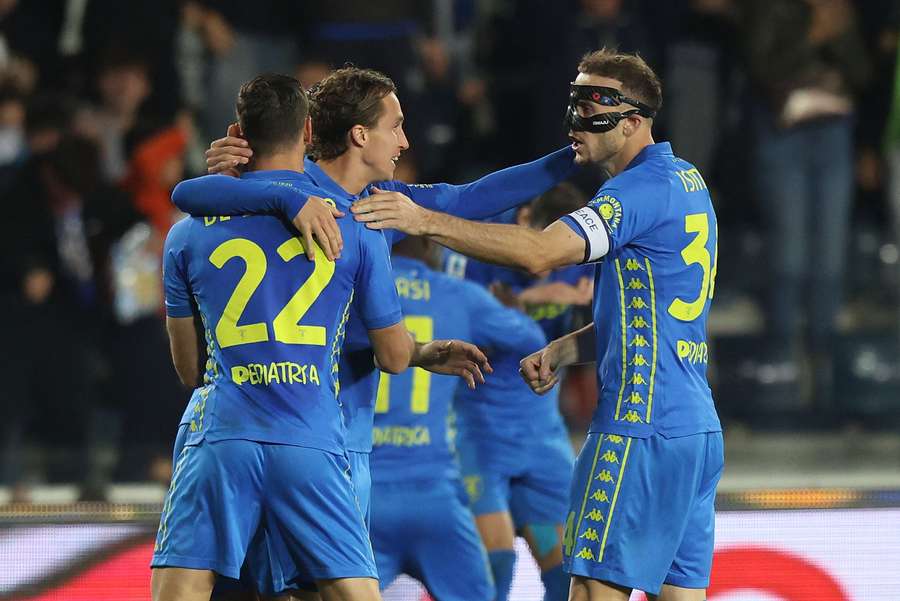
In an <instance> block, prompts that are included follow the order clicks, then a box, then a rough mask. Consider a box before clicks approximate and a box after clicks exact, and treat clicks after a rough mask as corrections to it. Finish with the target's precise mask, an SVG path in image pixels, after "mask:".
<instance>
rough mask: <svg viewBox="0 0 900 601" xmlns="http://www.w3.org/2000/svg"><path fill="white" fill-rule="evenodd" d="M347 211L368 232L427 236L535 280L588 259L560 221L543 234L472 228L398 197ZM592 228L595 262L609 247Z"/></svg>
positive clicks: (570, 230)
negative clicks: (363, 224)
mask: <svg viewBox="0 0 900 601" xmlns="http://www.w3.org/2000/svg"><path fill="white" fill-rule="evenodd" d="M351 210H352V211H353V213H354V214H355V217H356V220H357V221H362V222H365V223H366V224H367V225H368V227H370V228H372V229H387V228H393V229H396V230H400V231H402V232H405V233H407V234H410V235H414V236H428V237H429V238H431V239H432V240H434V241H435V242H437V243H438V244H441V245H442V246H446V247H448V248H451V249H453V250H455V251H457V252H459V253H462V254H464V255H467V256H469V257H473V258H475V259H479V260H481V261H485V262H488V263H495V264H497V265H505V266H508V267H516V268H518V269H524V270H526V271H528V272H529V273H532V274H535V275H537V274H540V273H543V272H545V271H547V270H549V269H555V268H557V267H562V266H564V265H573V264H576V263H581V262H583V261H585V260H586V259H587V258H588V256H586V254H585V248H586V240H585V238H582V237H581V235H580V234H579V233H576V231H575V230H574V229H573V227H572V226H570V225H569V224H567V223H563V222H562V221H556V222H554V223H551V224H550V225H549V226H547V228H546V229H545V230H543V231H536V230H533V229H531V228H528V227H523V226H519V225H506V224H499V223H478V222H474V221H468V220H465V219H460V218H458V217H453V216H452V215H447V214H445V213H438V212H435V211H429V210H427V209H424V208H422V207H420V206H418V205H416V204H415V203H414V202H412V201H411V200H410V199H409V198H407V197H406V196H404V195H402V194H398V195H396V196H394V197H391V198H376V197H374V196H373V197H369V198H366V199H363V200H360V201H358V202H356V203H354V205H353V207H352V209H351ZM579 210H580V211H586V209H579ZM588 211H589V210H588ZM591 212H592V211H591ZM593 227H595V228H596V235H595V236H594V238H595V239H596V244H597V245H598V246H597V248H596V250H594V249H591V255H593V254H596V253H599V256H597V257H596V258H594V259H593V260H597V259H599V257H600V256H603V255H604V254H606V252H607V250H608V249H609V241H608V239H607V236H606V232H605V230H603V226H602V225H600V220H599V217H598V218H597V219H596V222H595V224H594V226H593ZM601 230H602V231H601ZM604 244H605V246H603V245H604Z"/></svg>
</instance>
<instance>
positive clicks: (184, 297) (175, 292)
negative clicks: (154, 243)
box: [163, 220, 200, 388]
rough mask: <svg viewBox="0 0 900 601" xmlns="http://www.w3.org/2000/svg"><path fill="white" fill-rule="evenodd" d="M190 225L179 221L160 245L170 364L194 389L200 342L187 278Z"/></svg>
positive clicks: (198, 367) (198, 374) (197, 382)
mask: <svg viewBox="0 0 900 601" xmlns="http://www.w3.org/2000/svg"><path fill="white" fill-rule="evenodd" d="M190 227H191V222H190V220H183V221H179V222H178V223H176V224H175V225H173V226H172V229H170V230H169V234H168V235H167V236H166V242H165V245H164V246H163V289H164V291H165V306H166V330H167V331H168V333H169V347H170V349H171V352H172V363H173V364H174V365H175V371H176V372H178V377H179V378H180V379H181V382H182V383H183V384H184V385H185V386H188V387H190V388H194V387H196V386H199V385H200V344H199V342H198V340H197V330H196V326H195V325H194V306H193V304H192V300H191V299H192V294H191V290H190V284H189V279H188V277H187V256H186V252H187V251H186V243H187V240H188V236H189V230H190Z"/></svg>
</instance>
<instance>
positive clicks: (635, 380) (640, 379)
mask: <svg viewBox="0 0 900 601" xmlns="http://www.w3.org/2000/svg"><path fill="white" fill-rule="evenodd" d="M631 383H632V384H633V385H635V386H640V385H646V384H647V380H645V379H644V376H643V375H641V374H640V373H638V372H634V375H633V376H631Z"/></svg>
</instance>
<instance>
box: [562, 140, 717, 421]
mask: <svg viewBox="0 0 900 601" xmlns="http://www.w3.org/2000/svg"><path fill="white" fill-rule="evenodd" d="M563 220H564V222H565V223H567V224H568V225H569V226H570V227H571V228H572V229H573V230H574V231H575V232H576V233H578V234H579V235H580V236H582V237H583V238H584V239H585V241H586V245H585V246H586V252H585V259H586V261H588V262H590V261H597V260H602V263H601V264H600V266H598V267H597V276H596V279H595V290H594V324H595V329H596V333H597V380H598V384H599V391H600V393H599V394H600V398H599V402H598V404H597V410H596V412H595V414H594V419H593V422H592V424H591V430H590V431H591V432H605V433H610V434H619V435H627V436H636V437H646V436H649V435H650V434H652V433H653V432H658V433H660V434H662V435H663V436H669V437H672V436H682V435H688V434H695V433H700V432H714V431H718V430H720V429H721V426H720V424H719V418H718V416H717V414H716V409H715V405H714V404H713V399H712V394H711V392H710V389H709V385H708V384H707V380H706V368H707V362H708V354H709V353H708V346H707V339H706V319H707V316H708V314H709V305H710V300H711V299H712V296H713V287H714V282H715V277H716V268H717V265H718V258H717V244H716V239H717V226H716V214H715V211H714V210H713V205H712V200H711V199H710V196H709V191H708V190H707V188H706V184H705V182H704V181H703V178H702V177H701V176H700V173H699V172H698V171H697V169H696V168H695V167H694V166H693V165H691V164H690V163H688V162H686V161H683V160H681V159H679V158H678V157H676V156H674V155H673V154H672V148H671V146H670V145H669V144H668V143H660V144H654V145H651V146H648V147H647V148H645V149H644V150H643V151H642V152H641V153H640V154H638V156H637V157H635V159H634V160H633V161H632V162H631V163H630V164H629V165H628V167H627V168H626V169H625V171H623V172H622V173H620V174H619V175H617V176H615V177H613V178H611V179H610V180H609V181H607V182H606V183H605V184H604V185H603V186H602V187H601V188H600V190H599V191H598V192H597V194H596V195H595V196H594V198H593V200H591V201H590V203H589V204H588V206H587V207H585V208H583V209H579V210H578V211H575V212H573V213H571V214H570V215H568V216H566V217H564V218H563ZM606 249H608V252H606V253H605V254H604V250H606Z"/></svg>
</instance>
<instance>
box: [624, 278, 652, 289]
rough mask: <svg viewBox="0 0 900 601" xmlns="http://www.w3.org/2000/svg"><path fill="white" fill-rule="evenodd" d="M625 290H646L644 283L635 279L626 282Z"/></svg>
mask: <svg viewBox="0 0 900 601" xmlns="http://www.w3.org/2000/svg"><path fill="white" fill-rule="evenodd" d="M625 288H626V289H627V290H646V289H647V284H645V283H644V282H642V281H640V280H639V279H637V278H631V279H630V280H629V281H628V285H627V286H625Z"/></svg>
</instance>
